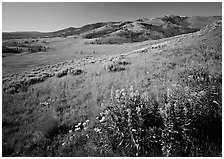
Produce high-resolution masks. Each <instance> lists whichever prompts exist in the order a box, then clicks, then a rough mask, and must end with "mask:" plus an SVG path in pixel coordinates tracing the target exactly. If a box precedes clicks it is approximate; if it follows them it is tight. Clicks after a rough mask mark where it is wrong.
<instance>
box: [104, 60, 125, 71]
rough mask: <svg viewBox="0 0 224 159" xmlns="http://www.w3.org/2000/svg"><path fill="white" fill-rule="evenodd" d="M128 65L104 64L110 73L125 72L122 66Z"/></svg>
mask: <svg viewBox="0 0 224 159" xmlns="http://www.w3.org/2000/svg"><path fill="white" fill-rule="evenodd" d="M126 64H127V63H124V61H120V62H119V61H112V62H107V63H105V64H104V69H105V70H107V71H109V72H115V71H122V70H125V68H124V67H122V66H121V65H126Z"/></svg>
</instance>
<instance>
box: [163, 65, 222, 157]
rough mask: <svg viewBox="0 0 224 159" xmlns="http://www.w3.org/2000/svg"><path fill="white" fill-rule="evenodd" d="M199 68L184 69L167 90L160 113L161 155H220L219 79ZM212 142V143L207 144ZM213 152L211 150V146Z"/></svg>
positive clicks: (220, 115)
mask: <svg viewBox="0 0 224 159" xmlns="http://www.w3.org/2000/svg"><path fill="white" fill-rule="evenodd" d="M219 78H220V77H214V76H212V75H210V74H209V73H208V71H206V70H205V69H203V68H196V69H195V68H193V69H188V70H186V71H184V72H183V73H182V74H181V76H180V80H179V83H178V84H176V85H175V86H174V87H173V88H172V89H171V90H170V91H171V92H169V94H168V97H167V104H166V105H165V107H163V108H161V109H160V112H161V116H162V117H163V122H164V129H163V131H162V144H163V149H162V150H163V153H164V155H165V156H200V154H203V155H204V156H220V152H221V145H222V144H221V139H222V114H221V103H222V102H221V87H220V86H221V81H220V79H219ZM210 145H212V146H210ZM214 148H215V149H216V152H212V150H213V149H214Z"/></svg>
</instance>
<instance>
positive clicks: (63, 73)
mask: <svg viewBox="0 0 224 159" xmlns="http://www.w3.org/2000/svg"><path fill="white" fill-rule="evenodd" d="M67 74H68V69H62V70H60V71H59V72H57V73H56V76H57V77H58V78H60V77H63V76H66V75H67Z"/></svg>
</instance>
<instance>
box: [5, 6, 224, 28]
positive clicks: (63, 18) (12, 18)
mask: <svg viewBox="0 0 224 159" xmlns="http://www.w3.org/2000/svg"><path fill="white" fill-rule="evenodd" d="M164 15H182V16H195V15H198V16H216V15H222V3H221V2H214V3H213V2H122V3H121V2H110V3H109V2H3V3H2V31H3V32H12V31H41V32H48V31H56V30H60V29H64V28H67V27H81V26H83V25H86V24H91V23H95V22H108V21H127V20H137V19H139V18H149V19H150V18H155V17H159V16H164Z"/></svg>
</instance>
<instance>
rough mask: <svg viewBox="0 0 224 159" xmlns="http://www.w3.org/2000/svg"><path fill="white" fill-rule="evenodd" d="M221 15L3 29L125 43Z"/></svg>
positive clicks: (191, 27) (192, 28) (185, 29)
mask: <svg viewBox="0 0 224 159" xmlns="http://www.w3.org/2000/svg"><path fill="white" fill-rule="evenodd" d="M221 19H222V17H221V16H211V17H204V16H203V17H201V16H193V17H185V16H176V15H170V16H163V17H157V18H153V19H147V18H143V19H138V20H135V21H122V22H99V23H94V24H88V25H84V26H82V27H79V28H74V27H69V28H66V29H63V30H59V31H55V32H47V33H42V32H11V33H4V32H3V33H2V37H3V40H6V39H21V38H38V37H66V36H71V35H80V34H81V35H82V36H83V37H84V38H86V39H94V41H92V43H97V44H102V43H111V44H113V43H124V42H140V41H145V40H150V39H151V40H155V39H161V38H166V37H172V36H176V35H180V34H186V33H191V32H196V31H198V30H200V29H201V28H203V27H205V26H206V25H208V24H211V23H213V22H215V21H218V20H221Z"/></svg>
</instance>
